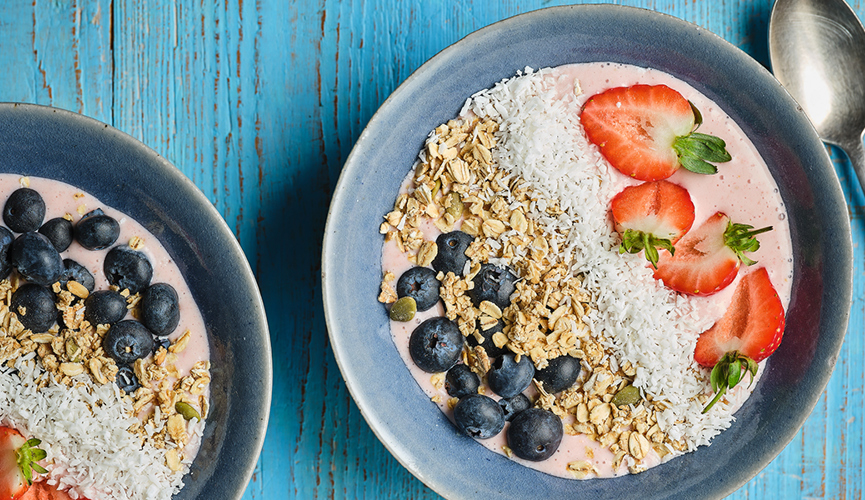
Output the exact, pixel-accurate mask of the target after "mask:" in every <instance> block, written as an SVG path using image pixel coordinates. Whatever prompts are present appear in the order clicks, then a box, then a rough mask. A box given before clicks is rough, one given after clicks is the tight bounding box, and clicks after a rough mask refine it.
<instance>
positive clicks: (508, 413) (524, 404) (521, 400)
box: [499, 393, 532, 422]
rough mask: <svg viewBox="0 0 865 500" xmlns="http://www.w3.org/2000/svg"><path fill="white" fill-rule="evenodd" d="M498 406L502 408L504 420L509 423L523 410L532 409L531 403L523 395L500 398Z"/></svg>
mask: <svg viewBox="0 0 865 500" xmlns="http://www.w3.org/2000/svg"><path fill="white" fill-rule="evenodd" d="M499 406H501V407H502V410H504V412H505V420H507V421H508V422H510V421H511V420H512V419H513V418H514V417H516V416H517V414H518V413H520V412H521V411H523V410H528V409H529V408H531V407H532V402H531V400H530V399H529V398H528V396H526V395H525V394H523V393H519V394H517V395H516V396H514V397H512V398H502V399H500V400H499Z"/></svg>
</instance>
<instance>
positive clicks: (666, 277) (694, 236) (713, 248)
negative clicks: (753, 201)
mask: <svg viewBox="0 0 865 500" xmlns="http://www.w3.org/2000/svg"><path fill="white" fill-rule="evenodd" d="M771 229H772V227H771V226H769V227H764V228H762V229H754V228H753V226H749V225H747V224H734V223H733V222H732V221H731V220H730V218H729V217H727V216H726V215H724V214H723V213H721V212H717V213H716V214H715V215H713V216H711V217H709V219H708V220H707V221H706V222H704V223H703V224H702V225H701V226H700V227H698V228H696V229H693V230H691V231H690V232H688V234H686V235H685V236H684V237H683V238H682V239H680V240H679V241H678V242H677V243H676V244H675V246H674V248H675V254H670V253H666V252H664V253H662V254H661V256H660V258H659V259H658V264H657V268H656V269H655V278H656V279H659V280H661V281H663V282H664V285H666V286H667V287H669V288H672V289H673V290H676V291H677V292H681V293H686V294H688V295H712V294H713V293H716V292H718V291H720V290H722V289H723V288H725V287H726V286H727V285H729V284H730V283H731V282H732V281H733V279H734V278H735V277H736V273H738V272H739V263H740V262H744V263H745V264H746V265H749V266H750V265H752V264H755V262H754V261H753V260H751V259H749V258H748V257H746V256H745V254H744V252H754V251H756V250H757V249H759V248H760V242H759V241H757V238H755V236H756V235H758V234H760V233H765V232H766V231H770V230H771Z"/></svg>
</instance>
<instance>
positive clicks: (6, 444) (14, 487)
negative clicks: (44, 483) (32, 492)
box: [0, 427, 48, 500]
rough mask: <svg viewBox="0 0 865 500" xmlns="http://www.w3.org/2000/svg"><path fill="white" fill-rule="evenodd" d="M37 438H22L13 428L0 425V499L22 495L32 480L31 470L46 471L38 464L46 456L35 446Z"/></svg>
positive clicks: (16, 497)
mask: <svg viewBox="0 0 865 500" xmlns="http://www.w3.org/2000/svg"><path fill="white" fill-rule="evenodd" d="M40 443H41V441H39V440H38V439H35V438H32V439H27V440H25V439H24V436H22V435H21V433H20V432H18V431H16V430H15V429H10V428H9V427H0V500H16V499H18V498H21V497H22V496H24V494H25V493H27V490H28V489H29V488H30V484H32V482H33V471H36V472H38V473H41V474H45V473H47V472H48V471H47V470H45V469H43V468H42V466H41V465H39V464H38V463H36V462H38V461H39V460H42V459H44V458H45V457H46V453H45V451H44V450H41V449H39V448H36V446H38V445H39V444H40Z"/></svg>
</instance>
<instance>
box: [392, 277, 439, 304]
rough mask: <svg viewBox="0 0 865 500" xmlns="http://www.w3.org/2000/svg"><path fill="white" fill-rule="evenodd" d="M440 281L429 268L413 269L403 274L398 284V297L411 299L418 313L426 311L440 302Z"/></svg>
mask: <svg viewBox="0 0 865 500" xmlns="http://www.w3.org/2000/svg"><path fill="white" fill-rule="evenodd" d="M439 286H441V285H440V283H439V280H437V279H436V272H435V271H433V270H432V269H430V268H428V267H413V268H411V269H409V270H408V271H406V272H404V273H402V276H400V277H399V280H397V282H396V294H397V297H400V298H402V297H411V298H413V299H414V301H415V303H416V304H417V310H418V311H426V310H427V309H429V308H430V307H432V306H434V305H436V302H438V301H439Z"/></svg>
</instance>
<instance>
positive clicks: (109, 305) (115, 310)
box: [84, 290, 146, 326]
mask: <svg viewBox="0 0 865 500" xmlns="http://www.w3.org/2000/svg"><path fill="white" fill-rule="evenodd" d="M126 311H127V309H126V298H124V297H123V295H120V293H119V292H115V291H112V290H98V291H95V292H93V293H91V294H90V295H88V296H87V298H86V299H85V300H84V318H85V319H86V320H87V321H89V322H90V324H91V325H94V326H95V325H113V324H114V323H117V322H118V321H120V320H121V319H123V318H124V316H126ZM145 326H146V325H145Z"/></svg>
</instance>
